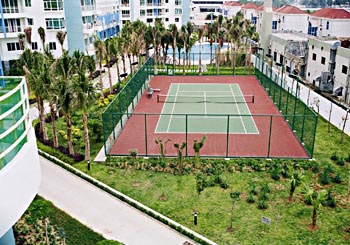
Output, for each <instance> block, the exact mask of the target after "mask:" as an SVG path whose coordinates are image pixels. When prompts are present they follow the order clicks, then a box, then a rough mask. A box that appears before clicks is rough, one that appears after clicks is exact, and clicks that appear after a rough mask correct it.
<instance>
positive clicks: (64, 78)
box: [55, 50, 76, 156]
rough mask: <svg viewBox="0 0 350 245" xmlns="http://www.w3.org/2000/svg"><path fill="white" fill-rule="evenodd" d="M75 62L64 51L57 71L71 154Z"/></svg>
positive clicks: (58, 87) (58, 92)
mask: <svg viewBox="0 0 350 245" xmlns="http://www.w3.org/2000/svg"><path fill="white" fill-rule="evenodd" d="M75 70H76V66H75V62H74V60H73V59H72V57H70V56H69V54H68V51H66V50H65V51H64V52H63V55H62V56H61V57H60V58H59V59H58V60H57V64H56V66H55V72H56V74H57V76H58V79H59V82H58V85H57V95H58V98H59V107H60V110H61V111H62V112H63V115H64V117H65V119H66V127H67V142H68V151H69V154H70V155H71V156H73V155H74V148H73V139H72V117H71V114H72V111H73V103H74V90H73V85H72V80H73V77H74V75H75Z"/></svg>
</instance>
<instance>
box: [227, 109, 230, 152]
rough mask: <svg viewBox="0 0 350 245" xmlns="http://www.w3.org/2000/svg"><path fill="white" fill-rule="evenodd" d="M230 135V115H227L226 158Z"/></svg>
mask: <svg viewBox="0 0 350 245" xmlns="http://www.w3.org/2000/svg"><path fill="white" fill-rule="evenodd" d="M229 137H230V115H227V130H226V158H227V157H228V143H229Z"/></svg>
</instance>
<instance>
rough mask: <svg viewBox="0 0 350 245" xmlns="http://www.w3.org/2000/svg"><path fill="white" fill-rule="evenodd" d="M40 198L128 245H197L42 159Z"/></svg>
mask: <svg viewBox="0 0 350 245" xmlns="http://www.w3.org/2000/svg"><path fill="white" fill-rule="evenodd" d="M40 165H41V171H42V181H41V186H40V189H39V195H40V196H42V197H43V198H45V199H47V200H49V201H51V202H53V203H54V204H55V206H57V207H58V208H60V209H62V210H63V211H65V212H67V213H68V214H69V215H71V216H72V217H74V218H75V219H77V220H79V221H80V222H81V223H83V224H85V225H86V226H88V227H90V228H91V229H93V230H94V231H96V232H98V233H100V234H102V235H103V236H104V237H105V238H107V239H113V240H118V241H120V242H123V243H125V244H126V245H133V244H135V245H140V244H142V245H148V244H150V245H151V244H152V245H157V244H162V245H163V244H167V245H172V244H174V245H182V244H183V243H184V242H185V241H190V242H191V243H193V244H195V243H194V242H193V241H191V240H189V239H188V238H186V237H184V236H182V235H181V234H180V233H178V232H176V231H175V230H173V229H171V228H169V227H167V226H165V225H163V224H162V223H160V222H158V221H156V220H154V219H152V218H150V217H149V216H146V215H144V214H143V213H141V212H139V211H138V210H136V209H134V208H132V207H131V206H129V205H127V204H125V203H123V202H121V201H120V200H119V199H117V198H114V197H113V196H111V195H109V194H108V193H106V192H103V191H101V190H100V189H98V188H96V187H95V186H93V185H91V184H90V183H88V182H86V181H84V180H82V179H81V178H79V177H77V176H75V175H73V174H71V173H69V172H68V171H66V170H64V169H63V168H61V167H59V166H57V165H55V164H53V163H51V162H50V161H48V160H47V159H45V158H43V157H40Z"/></svg>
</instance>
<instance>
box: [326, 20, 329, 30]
mask: <svg viewBox="0 0 350 245" xmlns="http://www.w3.org/2000/svg"><path fill="white" fill-rule="evenodd" d="M326 30H329V21H327V23H326Z"/></svg>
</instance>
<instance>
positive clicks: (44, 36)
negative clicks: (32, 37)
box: [38, 26, 46, 50]
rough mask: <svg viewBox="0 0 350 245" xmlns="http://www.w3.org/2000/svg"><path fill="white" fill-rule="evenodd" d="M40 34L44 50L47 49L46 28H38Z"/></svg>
mask: <svg viewBox="0 0 350 245" xmlns="http://www.w3.org/2000/svg"><path fill="white" fill-rule="evenodd" d="M38 34H39V36H40V40H41V44H42V45H43V50H44V49H45V39H46V35H45V29H44V28H43V27H41V26H40V27H39V28H38Z"/></svg>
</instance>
